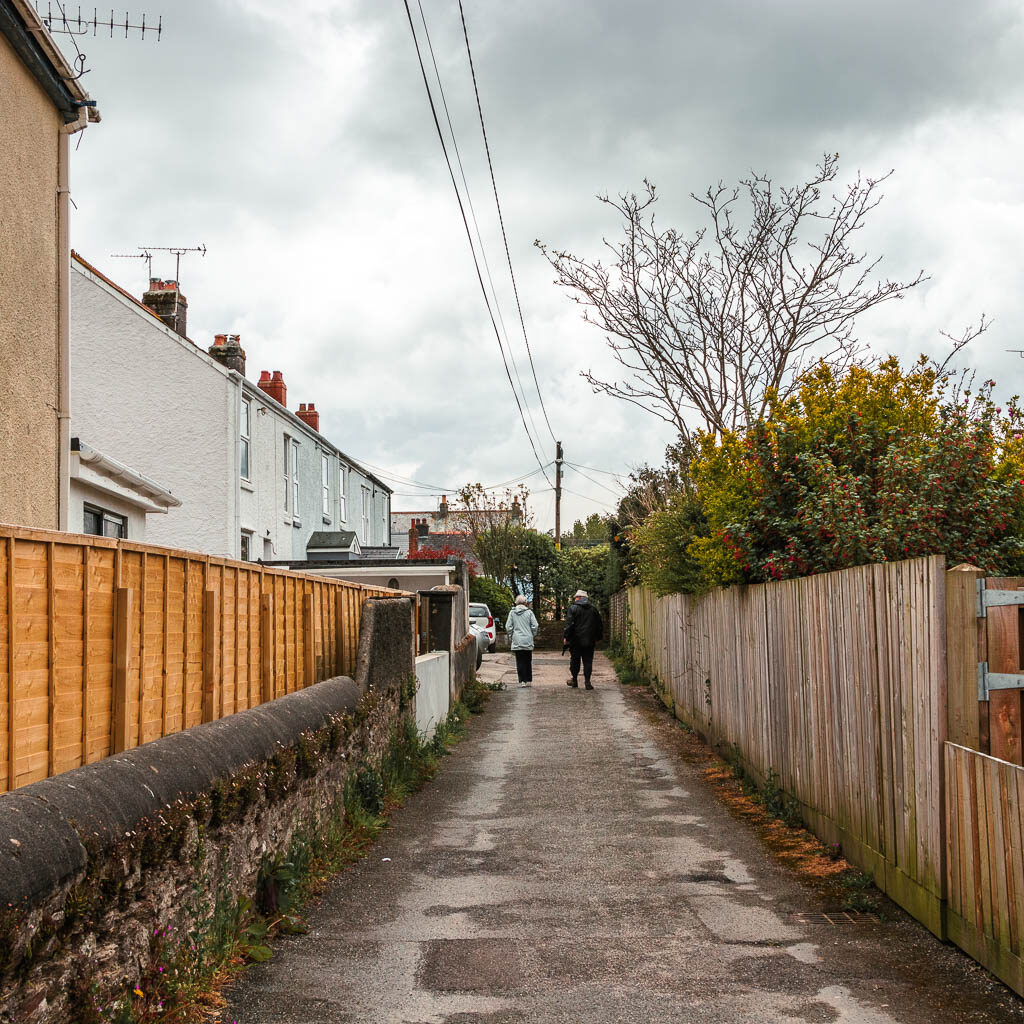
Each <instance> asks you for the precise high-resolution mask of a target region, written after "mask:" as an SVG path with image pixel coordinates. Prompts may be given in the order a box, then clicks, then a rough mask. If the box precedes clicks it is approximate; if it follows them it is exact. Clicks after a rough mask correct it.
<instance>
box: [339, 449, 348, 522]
mask: <svg viewBox="0 0 1024 1024" xmlns="http://www.w3.org/2000/svg"><path fill="white" fill-rule="evenodd" d="M347 469H348V467H347V466H346V465H345V463H344V462H342V463H340V464H339V466H338V522H339V523H347V522H348V492H347V490H346V481H345V474H346V471H347Z"/></svg>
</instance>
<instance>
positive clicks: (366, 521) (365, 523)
mask: <svg viewBox="0 0 1024 1024" xmlns="http://www.w3.org/2000/svg"><path fill="white" fill-rule="evenodd" d="M359 490H360V492H361V494H362V506H361V510H362V515H361V520H360V521H361V525H362V527H363V537H362V542H363V543H364V544H369V543H370V488H369V487H360V488H359Z"/></svg>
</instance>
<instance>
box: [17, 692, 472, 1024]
mask: <svg viewBox="0 0 1024 1024" xmlns="http://www.w3.org/2000/svg"><path fill="white" fill-rule="evenodd" d="M413 686H414V684H413ZM414 693H415V689H414V688H413V689H412V690H411V692H410V693H408V694H407V695H406V699H407V700H411V697H412V695H413V694H414ZM489 696H490V692H489V690H488V689H487V687H486V686H484V685H483V684H481V683H477V682H476V681H475V680H474V681H473V682H472V683H470V684H469V685H468V686H467V687H466V689H465V691H464V692H463V700H461V701H457V702H456V703H455V704H454V705H453V706H452V708H451V710H450V712H449V714H448V716H447V717H446V718H445V719H444V720H443V721H442V722H441V723H439V725H438V727H437V731H436V732H435V734H434V737H433V738H432V739H431V740H429V741H427V740H426V739H425V738H424V737H423V736H421V735H420V734H419V733H418V732H417V730H416V725H415V722H414V721H413V720H412V719H411V718H409V716H408V715H405V716H403V717H402V718H401V720H400V722H399V723H398V724H397V725H396V726H395V728H394V730H393V731H392V733H391V736H390V738H389V742H388V745H387V747H386V749H385V751H384V753H383V754H382V756H381V757H380V759H379V761H377V762H376V763H374V762H373V761H371V760H369V759H364V760H362V761H360V762H358V763H357V764H353V765H352V766H351V768H350V770H349V772H348V775H347V776H346V782H345V788H344V791H343V794H342V795H341V797H340V798H339V799H338V800H337V801H336V803H335V804H334V806H333V808H332V809H331V810H330V812H329V813H326V814H324V815H323V816H321V818H319V819H318V820H316V821H312V822H307V823H305V824H304V825H303V826H302V827H300V828H299V829H298V830H296V832H295V833H294V834H293V836H292V839H291V842H290V843H289V844H288V847H287V848H286V849H285V850H284V851H280V852H277V853H275V854H273V855H268V856H267V857H265V858H264V861H263V863H262V865H261V867H260V871H259V876H258V878H257V881H256V886H255V894H254V896H253V897H252V898H250V897H248V896H243V897H241V898H236V897H234V896H233V895H232V894H231V892H230V889H229V887H228V884H227V879H226V877H224V876H223V875H222V876H221V877H220V878H217V879H211V878H210V877H209V874H208V872H207V871H206V870H205V868H204V865H205V864H206V863H207V858H206V834H207V831H208V830H209V829H210V828H212V827H216V826H217V825H219V824H222V823H224V822H227V821H231V820H237V818H238V817H239V816H240V815H244V812H245V810H246V809H247V808H248V807H249V806H251V804H252V802H253V800H254V799H256V798H257V797H258V796H259V794H260V793H265V794H266V797H267V798H268V799H270V800H276V799H280V798H282V797H283V796H284V795H285V794H286V793H287V792H288V791H289V790H290V788H291V786H292V785H294V783H295V781H296V780H298V779H303V778H311V777H313V776H315V775H316V774H317V773H318V772H319V771H320V770H321V769H322V767H323V765H324V763H325V762H326V760H327V759H328V758H330V757H331V755H332V754H334V753H335V752H336V751H337V750H338V748H339V747H340V746H341V745H342V743H344V742H345V740H346V739H348V738H349V737H350V736H351V734H352V733H353V732H354V731H355V730H356V729H358V728H360V727H361V726H362V725H364V724H365V723H366V722H368V721H369V720H370V718H371V716H372V713H373V710H374V704H373V701H374V700H375V699H379V698H376V697H375V696H374V694H373V693H372V692H371V694H368V695H367V697H366V698H364V699H363V700H362V701H360V704H359V706H357V708H356V709H355V712H354V713H353V714H352V715H351V716H348V715H346V716H339V718H338V719H337V720H335V721H333V722H332V723H331V724H330V725H328V726H327V727H326V728H325V729H323V730H319V731H318V732H316V733H313V734H307V735H306V736H304V737H302V738H301V740H300V741H299V743H297V745H296V747H295V748H294V749H287V750H281V751H279V752H278V754H277V755H275V757H274V758H273V759H272V760H271V761H270V762H268V763H267V765H264V766H258V767H256V766H254V768H253V772H258V774H259V777H260V784H259V786H256V787H255V788H254V785H253V783H252V781H251V779H249V778H248V776H247V774H246V773H245V772H243V773H241V774H240V775H239V776H237V777H236V778H235V779H234V780H228V781H227V782H225V783H223V784H218V786H216V787H214V791H213V792H212V793H211V794H209V795H204V796H202V797H200V798H198V799H197V800H196V801H194V803H193V804H191V805H189V806H188V807H187V810H188V817H189V818H190V820H194V821H195V823H196V825H195V827H196V829H197V834H198V840H197V842H196V847H195V850H194V851H193V852H192V854H191V858H190V859H191V862H192V865H193V868H194V874H193V878H194V882H193V886H192V893H191V906H190V908H189V915H188V917H189V924H188V926H187V929H186V934H185V935H184V936H176V935H174V934H173V932H172V930H171V929H170V928H156V929H155V930H154V933H153V937H152V941H151V954H152V955H151V964H152V966H151V967H150V969H149V970H148V971H147V972H146V973H145V974H144V976H143V977H141V978H138V979H136V980H135V982H134V983H131V984H130V987H129V985H126V986H125V988H124V990H123V991H121V992H119V993H115V994H113V995H107V996H103V995H102V994H101V993H99V992H98V991H97V990H96V989H95V987H94V986H93V985H91V983H90V981H89V979H87V978H80V979H77V980H76V981H75V983H74V990H75V994H76V998H75V1002H74V1005H75V1013H76V1016H75V1017H74V1018H73V1019H72V1022H71V1024H156V1022H157V1021H161V1022H165V1024H166V1022H179V1024H183V1022H191V1021H198V1020H200V1019H205V1018H206V1016H207V1013H206V1012H205V1011H206V1010H208V1009H209V1008H210V1007H211V1006H215V1005H216V997H215V996H211V995H210V992H211V989H215V988H217V987H218V986H219V985H220V984H221V983H223V981H225V980H227V979H228V978H229V977H231V975H232V974H234V973H237V972H238V971H239V970H241V969H242V968H243V967H244V964H245V963H246V962H260V961H263V960H267V959H269V958H270V957H271V956H272V955H273V950H272V945H271V944H272V940H273V937H274V936H275V935H277V934H280V933H294V932H302V931H304V930H305V924H304V922H303V920H302V917H301V911H302V908H303V906H304V905H305V904H306V902H307V901H308V900H309V898H310V897H311V896H312V895H314V894H316V893H318V892H320V891H322V889H323V888H324V886H325V885H326V884H327V882H328V881H329V880H330V879H331V878H332V877H333V876H334V875H335V874H336V873H337V872H338V871H340V870H342V869H343V868H344V867H346V866H347V865H349V864H351V863H352V862H354V861H356V860H358V859H359V858H361V857H362V856H363V855H364V854H365V853H366V851H367V849H368V847H369V846H370V845H371V844H372V842H373V841H374V839H375V838H376V837H377V835H378V834H379V833H380V831H381V829H382V828H383V827H384V825H385V824H386V822H387V818H388V815H389V813H390V812H391V811H392V810H393V809H394V808H395V807H396V806H398V805H399V804H400V803H401V802H402V801H403V800H404V799H405V798H406V797H407V796H408V795H409V794H411V793H413V792H415V791H416V790H417V789H418V788H419V787H420V786H421V785H422V784H423V782H424V781H426V780H427V779H429V778H431V777H432V776H433V775H434V773H435V772H436V770H437V767H438V764H439V761H440V758H441V757H442V756H443V755H445V754H447V753H448V751H449V749H450V748H451V746H452V745H453V744H454V743H455V742H456V741H457V740H458V739H459V738H460V737H461V736H462V734H463V733H464V731H465V727H466V722H467V721H468V719H469V718H470V716H471V715H472V714H473V713H476V712H479V711H482V710H483V707H484V706H485V704H486V702H487V699H488V698H489ZM400 700H401V694H400ZM175 841H178V842H180V837H177V836H176V837H175ZM224 870H226V868H225V869H224ZM76 899H77V897H76ZM0 932H2V929H0ZM0 937H2V935H0Z"/></svg>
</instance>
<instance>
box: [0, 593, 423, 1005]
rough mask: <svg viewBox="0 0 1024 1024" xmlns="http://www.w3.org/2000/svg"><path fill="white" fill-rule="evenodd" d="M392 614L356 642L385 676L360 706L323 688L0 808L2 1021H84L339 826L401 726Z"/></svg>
mask: <svg viewBox="0 0 1024 1024" xmlns="http://www.w3.org/2000/svg"><path fill="white" fill-rule="evenodd" d="M386 603H394V604H401V603H403V602H402V601H401V600H398V601H395V602H386ZM404 604H405V605H406V606H408V605H409V602H408V600H405V601H404ZM398 611H399V610H397V609H388V613H387V614H386V615H382V617H381V618H382V622H383V621H384V620H385V619H386V621H387V624H388V629H387V631H386V632H382V631H381V630H380V629H378V630H373V629H366V630H364V631H363V634H362V635H361V637H360V646H361V648H362V647H363V646H364V645H366V647H367V648H368V649H369V650H373V651H375V652H378V654H379V655H380V657H381V659H382V663H383V664H386V665H387V666H389V669H390V674H389V673H383V672H378V671H376V669H375V667H374V666H372V665H371V666H370V668H371V671H370V676H371V678H372V684H373V685H372V686H370V687H369V688H368V689H366V690H365V691H364V690H362V689H361V688H360V686H359V685H357V684H356V683H355V682H354V681H353V680H352V679H349V678H346V677H337V678H335V679H331V680H326V681H324V682H322V683H318V684H317V685H315V686H312V687H309V688H308V689H305V690H302V691H299V692H296V693H293V694H290V695H288V696H286V697H282V698H280V699H278V700H276V701H274V702H272V703H269V704H263V705H260V706H259V707H256V708H253V709H252V710H249V711H243V712H240V713H238V714H236V715H233V716H231V717H230V718H226V719H222V720H220V721H217V722H211V723H209V724H206V725H201V726H197V727H195V728H193V729H190V730H188V731H186V732H182V733H177V734H175V735H172V736H167V737H165V738H163V739H160V740H156V741H155V742H153V743H148V744H146V745H144V746H142V747H138V748H135V749H133V750H131V751H128V752H126V753H124V754H120V755H117V756H116V757H110V758H106V759H105V760H103V761H99V762H97V763H95V764H93V765H88V766H86V767H83V768H78V769H76V770H74V771H71V772H66V773H64V774H62V775H59V776H55V777H53V778H51V779H47V780H45V781H42V782H37V783H34V784H32V785H30V786H26V787H24V788H22V789H19V790H17V791H15V792H13V793H10V794H6V795H4V796H3V797H0V837H2V838H0V893H3V901H4V903H5V904H6V906H0V1021H2V1022H5V1024H6V1022H15V1021H16V1022H18V1024H50V1022H54V1024H55V1022H57V1021H61V1022H66V1021H69V1020H76V1019H94V1018H89V1017H82V1018H79V1017H78V1016H77V1014H78V1012H79V1011H80V1009H81V1005H82V1003H83V1001H84V1000H89V1001H91V1000H92V999H93V998H94V994H95V996H96V997H97V998H99V999H103V998H104V997H105V995H106V994H109V993H110V992H113V991H116V990H118V989H120V988H122V987H123V986H124V984H125V982H126V981H127V982H128V983H129V987H131V985H135V984H142V980H143V979H144V978H145V977H146V976H147V973H148V972H151V971H153V970H156V969H158V968H157V967H156V966H155V965H156V963H157V962H158V961H160V962H163V961H164V960H166V959H168V958H169V956H170V955H171V953H173V951H174V949H175V948H176V947H177V946H178V945H179V944H180V941H182V940H184V938H185V936H187V935H188V934H189V933H190V932H195V931H196V930H197V929H202V928H203V927H205V926H206V925H208V924H209V922H210V920H212V919H213V918H214V917H215V916H216V914H217V913H222V912H223V911H224V908H234V907H235V906H237V904H238V901H239V900H240V899H244V898H248V899H255V898H256V896H257V883H258V879H259V877H260V872H261V868H263V867H264V866H265V865H266V864H267V863H268V861H271V860H273V858H274V857H275V856H277V855H283V854H284V853H285V851H287V850H288V848H289V846H290V845H291V843H292V841H293V839H294V838H295V837H296V834H297V833H299V832H300V831H303V832H306V833H311V832H313V831H315V830H316V829H317V828H318V827H320V826H321V825H322V824H323V823H324V822H326V821H327V820H328V819H329V818H336V816H337V815H338V814H339V813H342V812H341V807H342V799H343V794H344V788H345V780H346V778H347V776H348V775H349V773H350V771H352V770H353V768H354V767H357V766H361V765H363V764H371V765H372V764H379V762H380V759H381V757H382V755H383V753H384V752H385V751H386V750H387V748H388V746H389V744H390V743H391V742H392V738H393V736H394V732H395V728H396V726H397V725H399V724H400V723H401V721H402V719H403V716H405V715H406V714H413V713H414V712H413V709H412V708H411V707H406V704H407V700H408V698H409V696H410V693H411V689H412V688H411V686H410V685H409V682H410V678H409V675H408V674H405V675H403V674H401V673H403V672H404V670H405V659H406V652H411V650H412V617H411V612H408V609H407V614H406V616H405V617H404V619H403V618H402V616H401V615H400V614H398ZM364 621H365V620H364ZM402 623H404V624H405V625H404V628H403V626H402ZM363 653H364V651H363V650H361V651H360V655H361V656H362V654H363ZM365 660H366V659H363V658H362V657H361V659H360V663H361V664H362V663H363V662H364V661H365ZM179 936H180V937H181V939H179Z"/></svg>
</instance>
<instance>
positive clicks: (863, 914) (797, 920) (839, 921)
mask: <svg viewBox="0 0 1024 1024" xmlns="http://www.w3.org/2000/svg"><path fill="white" fill-rule="evenodd" d="M786 920H787V922H788V923H790V924H829V925H832V926H833V927H834V928H839V927H842V926H844V925H851V924H880V923H881V918H880V917H879V916H878V915H877V914H871V913H868V912H867V911H863V910H830V911H817V912H815V913H813V914H790V915H789V916H788V917H787V918H786Z"/></svg>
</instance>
